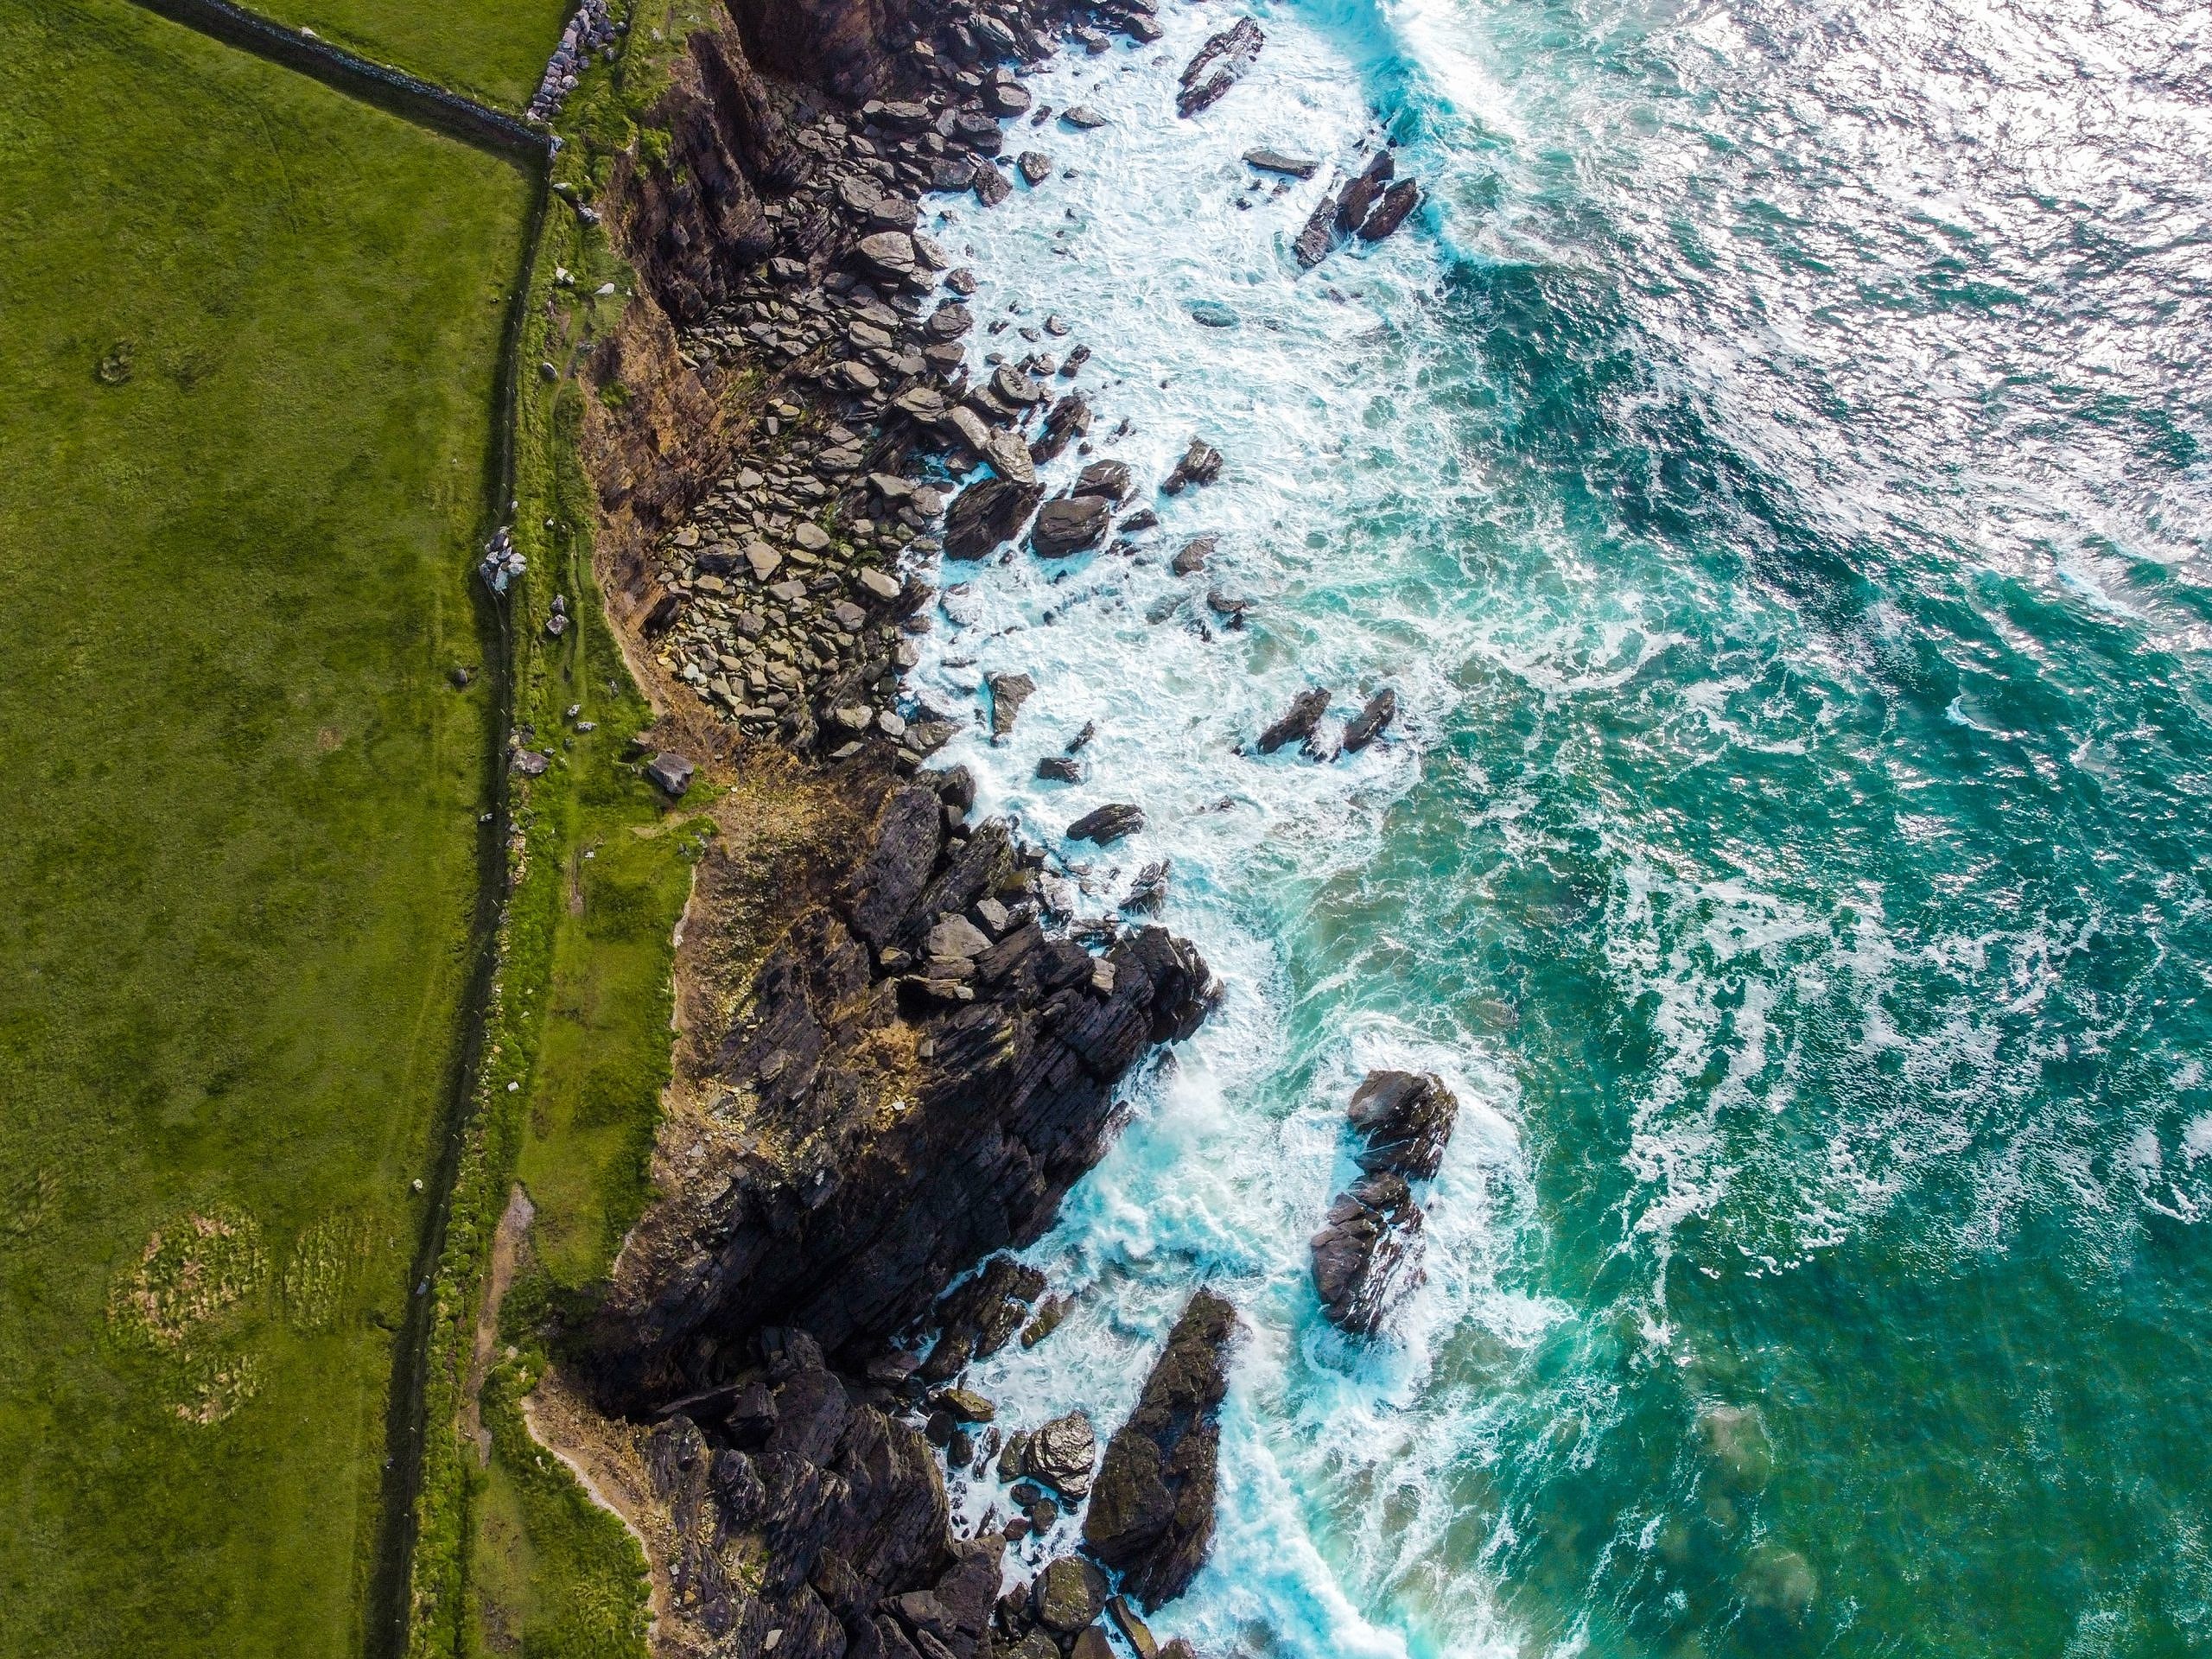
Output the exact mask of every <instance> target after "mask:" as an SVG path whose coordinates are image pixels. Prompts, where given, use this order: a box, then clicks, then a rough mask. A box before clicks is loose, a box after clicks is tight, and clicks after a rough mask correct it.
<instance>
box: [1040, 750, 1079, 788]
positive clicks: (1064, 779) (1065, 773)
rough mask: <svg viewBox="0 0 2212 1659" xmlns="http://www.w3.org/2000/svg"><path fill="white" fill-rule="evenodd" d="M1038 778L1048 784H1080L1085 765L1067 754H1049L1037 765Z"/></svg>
mask: <svg viewBox="0 0 2212 1659" xmlns="http://www.w3.org/2000/svg"><path fill="white" fill-rule="evenodd" d="M1037 776H1038V778H1039V779H1041V780H1043V781H1045V782H1046V783H1054V784H1079V783H1081V782H1082V781H1083V763H1082V762H1081V761H1079V760H1074V759H1071V757H1069V756H1067V755H1065V754H1048V755H1046V757H1045V758H1044V759H1043V760H1039V762H1038V763H1037Z"/></svg>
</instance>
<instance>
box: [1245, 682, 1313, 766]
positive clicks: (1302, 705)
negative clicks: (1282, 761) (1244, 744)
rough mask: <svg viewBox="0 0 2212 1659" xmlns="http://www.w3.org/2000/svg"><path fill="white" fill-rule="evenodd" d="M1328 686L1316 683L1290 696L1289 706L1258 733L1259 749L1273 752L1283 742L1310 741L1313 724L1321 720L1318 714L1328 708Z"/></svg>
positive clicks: (1281, 745) (1264, 751)
mask: <svg viewBox="0 0 2212 1659" xmlns="http://www.w3.org/2000/svg"><path fill="white" fill-rule="evenodd" d="M1328 708H1329V688H1328V687H1327V686H1325V685H1317V686H1313V687H1310V688H1308V689H1307V690H1304V691H1301V692H1300V693H1299V694H1298V695H1297V696H1294V697H1293V698H1292V699H1291V700H1290V707H1289V708H1288V709H1286V710H1284V712H1283V715H1282V718H1281V719H1280V720H1278V721H1275V723H1274V725H1272V726H1270V727H1268V729H1267V730H1266V731H1264V732H1262V733H1261V734H1260V753H1262V754H1273V753H1274V752H1275V751H1276V750H1277V749H1279V748H1281V747H1283V745H1285V744H1286V743H1305V744H1308V745H1310V744H1311V743H1312V741H1313V728H1315V727H1316V726H1318V725H1319V724H1320V723H1321V716H1322V715H1324V714H1325V713H1326V712H1328Z"/></svg>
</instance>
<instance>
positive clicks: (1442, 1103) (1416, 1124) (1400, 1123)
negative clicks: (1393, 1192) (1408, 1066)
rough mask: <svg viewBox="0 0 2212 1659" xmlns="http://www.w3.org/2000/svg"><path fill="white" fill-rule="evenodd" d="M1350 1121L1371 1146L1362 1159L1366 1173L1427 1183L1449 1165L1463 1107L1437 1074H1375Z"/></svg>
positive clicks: (1357, 1094) (1357, 1095)
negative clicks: (1450, 1146) (1447, 1160)
mask: <svg viewBox="0 0 2212 1659" xmlns="http://www.w3.org/2000/svg"><path fill="white" fill-rule="evenodd" d="M1344 1116H1346V1117H1347V1118H1349V1119H1350V1120H1351V1127H1352V1128H1353V1130H1354V1131H1355V1132H1356V1133H1357V1135H1359V1137H1360V1139H1361V1140H1362V1141H1363V1142H1364V1143H1365V1144H1364V1145H1363V1147H1361V1148H1360V1151H1359V1153H1358V1155H1357V1161H1358V1164H1359V1166H1360V1167H1361V1168H1362V1169H1363V1170H1365V1171H1367V1172H1368V1173H1370V1174H1373V1173H1375V1172H1376V1171H1377V1170H1389V1171H1390V1172H1391V1173H1394V1174H1397V1175H1402V1176H1404V1177H1405V1179H1408V1180H1409V1181H1425V1180H1428V1179H1432V1178H1433V1176H1434V1175H1435V1173H1436V1172H1437V1170H1438V1168H1439V1167H1440V1166H1441V1165H1442V1164H1443V1162H1444V1148H1445V1146H1446V1143H1447V1142H1449V1141H1450V1140H1451V1139H1452V1125H1453V1124H1454V1123H1455V1122H1458V1120H1459V1097H1458V1096H1456V1095H1454V1094H1453V1093H1452V1091H1451V1090H1449V1089H1446V1087H1445V1086H1444V1081H1443V1079H1442V1078H1440V1077H1437V1076H1436V1075H1435V1074H1434V1073H1433V1072H1427V1071H1423V1072H1418V1073H1417V1072H1412V1071H1370V1072H1369V1073H1368V1074H1367V1077H1366V1080H1365V1081H1364V1082H1363V1083H1362V1084H1360V1085H1359V1087H1358V1089H1357V1090H1355V1091H1354V1092H1353V1094H1352V1097H1351V1105H1350V1106H1348V1107H1346V1108H1345V1109H1344Z"/></svg>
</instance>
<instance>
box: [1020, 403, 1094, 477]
mask: <svg viewBox="0 0 2212 1659" xmlns="http://www.w3.org/2000/svg"><path fill="white" fill-rule="evenodd" d="M1088 431H1090V403H1089V401H1088V400H1087V399H1085V398H1084V396H1083V395H1082V394H1081V393H1080V392H1070V393H1068V394H1067V395H1066V396H1065V397H1061V398H1059V399H1058V401H1056V402H1055V403H1054V404H1052V408H1051V409H1050V410H1048V411H1046V416H1045V423H1044V429H1043V430H1041V431H1040V432H1039V434H1038V435H1037V439H1036V442H1033V443H1032V444H1031V445H1030V446H1029V458H1030V460H1031V461H1034V462H1036V463H1038V464H1039V465H1040V466H1041V465H1042V464H1043V463H1044V462H1046V461H1050V460H1052V457H1053V456H1055V455H1057V454H1059V453H1060V451H1061V450H1063V449H1065V448H1067V447H1068V445H1069V444H1070V443H1071V442H1074V441H1075V440H1076V439H1077V438H1080V437H1081V436H1083V435H1084V433H1086V432H1088Z"/></svg>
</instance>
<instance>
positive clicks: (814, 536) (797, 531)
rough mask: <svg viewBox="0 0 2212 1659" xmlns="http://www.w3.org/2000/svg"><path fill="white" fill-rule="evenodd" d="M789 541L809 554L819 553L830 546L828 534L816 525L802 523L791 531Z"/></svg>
mask: <svg viewBox="0 0 2212 1659" xmlns="http://www.w3.org/2000/svg"><path fill="white" fill-rule="evenodd" d="M791 540H792V541H793V542H795V543H798V545H799V546H801V547H803V548H804V549H805V550H807V551H808V552H810V553H819V552H821V551H822V550H823V549H824V548H826V547H828V546H829V531H826V530H824V529H823V528H822V526H821V525H819V524H813V523H810V522H802V523H800V524H798V525H797V526H796V527H794V528H793V530H792V531H791Z"/></svg>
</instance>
